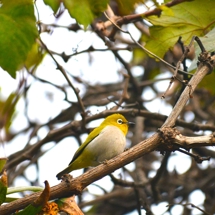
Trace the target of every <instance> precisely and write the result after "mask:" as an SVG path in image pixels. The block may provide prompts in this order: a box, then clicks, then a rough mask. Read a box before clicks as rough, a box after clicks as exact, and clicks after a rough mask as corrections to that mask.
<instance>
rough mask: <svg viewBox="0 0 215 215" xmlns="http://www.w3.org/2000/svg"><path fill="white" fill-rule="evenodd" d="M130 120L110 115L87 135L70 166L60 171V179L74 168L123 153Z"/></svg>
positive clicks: (92, 164) (96, 163)
mask: <svg viewBox="0 0 215 215" xmlns="http://www.w3.org/2000/svg"><path fill="white" fill-rule="evenodd" d="M129 124H134V123H132V122H128V121H127V120H126V118H125V117H124V116H123V115H121V114H112V115H110V116H108V117H107V118H106V119H105V120H104V121H103V122H102V123H101V124H100V126H98V127H97V128H95V129H94V130H93V131H92V132H91V133H90V134H89V135H88V137H87V139H86V140H85V142H84V143H83V144H82V145H81V146H80V147H79V148H78V150H77V151H76V152H75V154H74V156H73V159H72V161H71V162H70V163H69V166H68V167H67V168H65V169H64V170H63V171H61V172H59V173H58V174H57V175H56V177H57V178H58V179H60V178H61V177H62V176H63V175H64V174H67V173H69V172H71V171H73V170H76V169H81V168H86V167H89V166H97V165H99V164H101V163H102V162H104V161H106V160H109V159H111V158H113V157H115V156H116V155H118V154H120V153H122V152H123V151H124V149H125V144H126V138H125V136H126V134H127V132H128V125H129Z"/></svg>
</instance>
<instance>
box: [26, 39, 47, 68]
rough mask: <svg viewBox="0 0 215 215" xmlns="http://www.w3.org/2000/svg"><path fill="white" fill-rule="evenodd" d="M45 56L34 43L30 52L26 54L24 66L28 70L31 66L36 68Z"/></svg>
mask: <svg viewBox="0 0 215 215" xmlns="http://www.w3.org/2000/svg"><path fill="white" fill-rule="evenodd" d="M45 55H46V53H45V52H43V51H42V49H41V47H40V45H39V44H38V43H37V42H35V43H34V44H33V46H32V48H31V50H30V51H29V52H28V55H27V58H26V60H25V66H26V67H27V68H28V69H29V68H31V67H32V66H38V65H39V64H40V63H41V62H42V60H43V58H44V56H45Z"/></svg>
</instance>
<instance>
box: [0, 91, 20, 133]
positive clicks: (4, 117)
mask: <svg viewBox="0 0 215 215" xmlns="http://www.w3.org/2000/svg"><path fill="white" fill-rule="evenodd" d="M19 98H20V96H19V95H17V94H16V93H11V94H10V95H9V97H8V98H7V99H6V100H5V101H4V100H0V129H1V128H3V127H4V128H5V131H6V133H8V131H9V128H10V125H11V121H12V118H13V116H14V114H15V107H16V104H17V102H18V101H19Z"/></svg>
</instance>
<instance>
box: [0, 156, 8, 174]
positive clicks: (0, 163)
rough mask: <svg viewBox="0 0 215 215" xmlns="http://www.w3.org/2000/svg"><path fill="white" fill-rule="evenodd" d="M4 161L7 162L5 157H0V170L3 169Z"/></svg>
mask: <svg viewBox="0 0 215 215" xmlns="http://www.w3.org/2000/svg"><path fill="white" fill-rule="evenodd" d="M6 162H7V158H0V172H1V171H2V170H3V168H4V166H5V164H6Z"/></svg>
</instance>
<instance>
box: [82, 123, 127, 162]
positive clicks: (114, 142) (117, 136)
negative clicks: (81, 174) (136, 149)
mask: <svg viewBox="0 0 215 215" xmlns="http://www.w3.org/2000/svg"><path fill="white" fill-rule="evenodd" d="M125 144H126V138H125V135H124V133H123V132H122V131H121V130H120V129H119V128H118V127H116V126H106V127H105V128H104V129H103V130H102V131H101V133H100V134H99V135H98V136H97V137H96V138H95V139H93V140H92V141H91V142H90V143H89V144H88V145H87V147H86V148H85V150H87V151H90V152H91V153H92V154H94V158H95V159H94V165H98V164H99V163H101V162H103V161H105V160H109V159H111V158H113V157H115V156H116V155H118V154H120V153H122V152H123V151H124V149H125Z"/></svg>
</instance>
